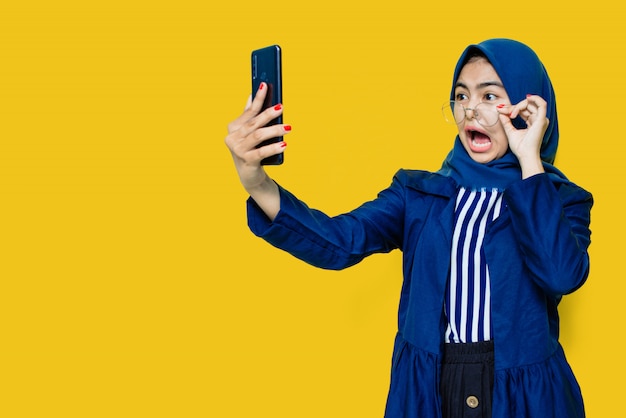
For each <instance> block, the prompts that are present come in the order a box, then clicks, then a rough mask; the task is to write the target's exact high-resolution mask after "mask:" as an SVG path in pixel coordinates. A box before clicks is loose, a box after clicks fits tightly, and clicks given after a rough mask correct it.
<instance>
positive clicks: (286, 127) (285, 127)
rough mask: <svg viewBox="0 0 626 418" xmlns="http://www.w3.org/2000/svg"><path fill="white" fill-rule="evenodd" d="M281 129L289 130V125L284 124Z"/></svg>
mask: <svg viewBox="0 0 626 418" xmlns="http://www.w3.org/2000/svg"><path fill="white" fill-rule="evenodd" d="M283 129H284V130H285V131H290V130H291V125H285V126H283Z"/></svg>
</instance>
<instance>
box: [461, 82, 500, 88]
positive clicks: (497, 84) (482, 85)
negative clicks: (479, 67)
mask: <svg viewBox="0 0 626 418" xmlns="http://www.w3.org/2000/svg"><path fill="white" fill-rule="evenodd" d="M490 86H496V87H502V88H504V85H503V84H502V83H500V82H499V81H485V82H483V83H480V84H479V85H477V86H476V88H478V89H483V88H485V87H490ZM455 87H463V88H466V89H468V90H469V87H467V85H466V84H465V83H462V82H460V81H457V82H456V84H455Z"/></svg>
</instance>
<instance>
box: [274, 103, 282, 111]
mask: <svg viewBox="0 0 626 418" xmlns="http://www.w3.org/2000/svg"><path fill="white" fill-rule="evenodd" d="M282 108H283V105H281V104H277V105H276V106H274V110H280V109H282Z"/></svg>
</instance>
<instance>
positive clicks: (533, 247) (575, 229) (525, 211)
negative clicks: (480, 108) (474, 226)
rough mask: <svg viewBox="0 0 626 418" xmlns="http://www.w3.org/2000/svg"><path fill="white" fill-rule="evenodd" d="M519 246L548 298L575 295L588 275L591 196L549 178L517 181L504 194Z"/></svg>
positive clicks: (535, 278) (546, 176) (539, 176)
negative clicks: (572, 293)
mask: <svg viewBox="0 0 626 418" xmlns="http://www.w3.org/2000/svg"><path fill="white" fill-rule="evenodd" d="M504 198H505V200H506V203H507V206H508V210H509V212H510V214H511V221H512V225H513V229H514V232H515V236H516V237H517V240H518V245H519V246H520V249H521V251H522V253H523V255H524V257H525V259H524V262H525V263H526V266H527V267H528V269H529V270H530V271H531V273H532V275H533V279H534V280H535V281H536V283H537V284H538V285H539V286H540V287H541V288H542V289H544V291H546V292H547V293H548V294H552V295H555V296H559V295H565V294H568V293H571V292H573V291H574V290H576V289H578V288H579V287H580V286H582V285H583V283H584V282H585V280H586V279H587V277H588V275H589V254H588V252H587V250H588V247H589V244H590V243H591V230H590V229H589V224H590V221H591V207H592V206H593V197H592V195H591V194H590V193H589V192H587V191H585V190H584V189H582V188H580V187H578V186H576V185H575V184H573V183H553V182H552V180H551V179H550V177H549V175H548V174H538V175H535V176H533V177H530V178H528V179H525V180H522V181H519V182H516V183H515V184H513V185H511V186H510V187H509V188H507V189H506V191H505V192H504Z"/></svg>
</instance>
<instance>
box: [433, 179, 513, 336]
mask: <svg viewBox="0 0 626 418" xmlns="http://www.w3.org/2000/svg"><path fill="white" fill-rule="evenodd" d="M501 211H502V192H501V191H498V190H497V189H493V190H490V191H489V190H474V191H468V190H466V189H464V188H461V189H460V190H459V194H458V195H457V199H456V209H455V214H454V234H453V238H452V252H451V255H450V257H451V258H450V261H451V264H450V266H451V267H450V277H449V279H448V284H447V286H446V299H445V313H446V317H447V318H448V328H447V330H446V333H445V342H447V343H469V342H479V341H489V340H491V295H490V287H489V268H488V267H487V263H486V261H485V256H484V252H483V238H484V236H485V230H486V228H487V225H489V224H490V223H491V222H493V221H494V220H496V219H497V218H498V216H499V215H500V213H501Z"/></svg>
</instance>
